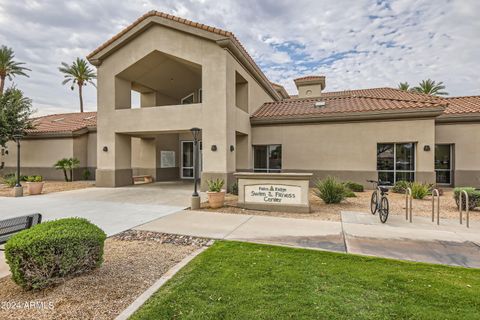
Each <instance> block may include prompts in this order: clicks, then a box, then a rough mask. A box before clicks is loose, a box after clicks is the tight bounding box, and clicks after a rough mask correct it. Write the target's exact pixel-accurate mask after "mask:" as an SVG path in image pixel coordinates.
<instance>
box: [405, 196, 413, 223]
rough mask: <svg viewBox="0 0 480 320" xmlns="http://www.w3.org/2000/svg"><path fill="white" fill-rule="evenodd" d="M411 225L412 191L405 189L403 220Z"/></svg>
mask: <svg viewBox="0 0 480 320" xmlns="http://www.w3.org/2000/svg"><path fill="white" fill-rule="evenodd" d="M409 218H410V223H412V189H410V188H407V190H406V191H405V220H409Z"/></svg>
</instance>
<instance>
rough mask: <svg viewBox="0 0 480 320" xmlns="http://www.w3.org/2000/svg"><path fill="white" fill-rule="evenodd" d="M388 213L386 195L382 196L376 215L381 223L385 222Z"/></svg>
mask: <svg viewBox="0 0 480 320" xmlns="http://www.w3.org/2000/svg"><path fill="white" fill-rule="evenodd" d="M388 213H389V207H388V199H387V197H383V198H382V200H381V203H380V209H379V210H378V215H379V217H380V221H382V223H385V222H387V219H388Z"/></svg>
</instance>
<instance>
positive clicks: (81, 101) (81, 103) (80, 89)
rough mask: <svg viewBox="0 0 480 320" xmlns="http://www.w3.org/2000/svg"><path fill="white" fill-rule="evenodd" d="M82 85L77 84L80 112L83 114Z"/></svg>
mask: <svg viewBox="0 0 480 320" xmlns="http://www.w3.org/2000/svg"><path fill="white" fill-rule="evenodd" d="M82 87H83V83H79V84H78V97H79V98H80V112H83V96H82Z"/></svg>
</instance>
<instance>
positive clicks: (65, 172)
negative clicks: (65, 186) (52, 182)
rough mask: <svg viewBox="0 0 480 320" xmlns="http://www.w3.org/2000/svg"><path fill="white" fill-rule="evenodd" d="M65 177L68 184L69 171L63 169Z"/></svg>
mask: <svg viewBox="0 0 480 320" xmlns="http://www.w3.org/2000/svg"><path fill="white" fill-rule="evenodd" d="M63 175H64V176H65V181H66V182H68V176H67V169H65V168H63Z"/></svg>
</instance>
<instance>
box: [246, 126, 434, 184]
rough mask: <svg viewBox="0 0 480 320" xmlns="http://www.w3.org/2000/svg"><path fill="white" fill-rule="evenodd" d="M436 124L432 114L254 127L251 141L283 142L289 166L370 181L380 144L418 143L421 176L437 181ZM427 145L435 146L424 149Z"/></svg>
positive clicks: (286, 166) (418, 173)
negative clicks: (419, 117) (403, 118)
mask: <svg viewBox="0 0 480 320" xmlns="http://www.w3.org/2000/svg"><path fill="white" fill-rule="evenodd" d="M434 125H435V123H434V120H433V119H429V120H408V121H375V122H348V123H324V124H304V125H282V126H279V125H276V126H255V127H253V128H252V137H253V138H252V144H253V145H256V144H281V145H282V169H283V170H284V171H287V172H288V171H309V172H313V173H314V174H315V175H316V176H317V177H324V176H326V175H334V176H337V177H339V178H341V179H348V180H353V181H357V182H359V183H362V184H365V185H368V184H367V183H366V182H365V180H366V179H376V178H377V172H376V165H377V159H376V148H377V143H384V142H385V143H386V142H416V143H417V148H416V176H417V180H420V181H427V182H434V152H433V146H434V144H435V136H434V134H435V129H434ZM425 145H429V146H430V147H431V149H432V151H429V152H426V151H423V147H424V146H425ZM252 158H253V157H252ZM250 168H251V167H250Z"/></svg>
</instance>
